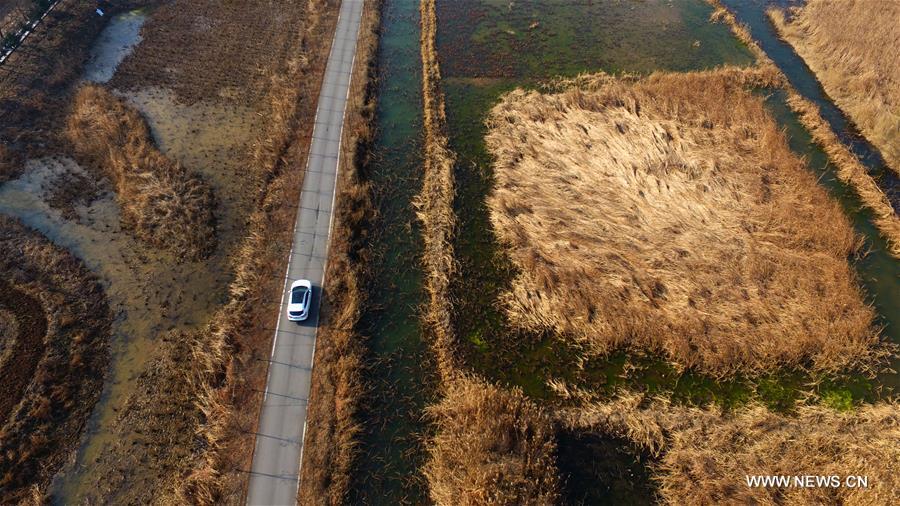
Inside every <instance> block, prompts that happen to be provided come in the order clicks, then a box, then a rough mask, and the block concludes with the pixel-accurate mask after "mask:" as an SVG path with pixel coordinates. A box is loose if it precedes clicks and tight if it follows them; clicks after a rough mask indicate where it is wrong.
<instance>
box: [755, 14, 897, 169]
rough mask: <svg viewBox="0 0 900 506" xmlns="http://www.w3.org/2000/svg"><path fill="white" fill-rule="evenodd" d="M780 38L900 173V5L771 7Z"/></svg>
mask: <svg viewBox="0 0 900 506" xmlns="http://www.w3.org/2000/svg"><path fill="white" fill-rule="evenodd" d="M768 14H769V18H770V19H771V21H772V24H773V25H775V27H776V29H777V30H778V33H779V35H780V36H781V37H782V38H784V39H785V40H786V41H787V42H788V43H790V44H791V45H792V46H793V47H794V49H795V50H796V51H797V53H798V54H799V55H800V56H801V57H802V58H803V60H804V61H805V62H806V64H807V65H809V67H810V69H812V71H813V72H814V73H815V75H816V77H817V78H818V79H819V81H820V82H821V83H822V87H823V88H825V91H826V92H827V93H828V95H829V96H830V97H831V98H832V99H833V100H834V101H835V103H836V104H837V105H838V106H839V107H840V108H841V109H842V110H844V111H845V112H846V113H847V115H848V116H849V117H850V118H851V119H852V120H853V122H854V123H855V124H856V126H857V127H859V130H860V131H861V132H862V133H863V135H865V136H866V137H867V138H868V139H869V140H870V141H871V142H872V144H874V145H875V146H876V147H877V148H878V149H879V150H880V151H881V154H882V155H883V156H884V160H885V162H886V163H887V165H888V166H889V167H890V168H891V169H893V170H894V171H895V172H897V173H898V174H900V51H898V50H897V48H900V30H898V29H897V23H898V20H900V3H898V2H877V1H871V0H840V1H836V0H811V1H809V2H807V3H805V4H804V5H803V7H802V8H799V9H794V10H792V11H791V12H790V15H789V16H785V13H784V11H782V10H779V9H775V8H772V9H769V11H768Z"/></svg>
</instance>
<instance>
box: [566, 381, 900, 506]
mask: <svg viewBox="0 0 900 506" xmlns="http://www.w3.org/2000/svg"><path fill="white" fill-rule="evenodd" d="M558 416H559V419H560V420H561V423H562V424H564V425H566V426H569V427H572V428H579V429H582V430H584V429H588V430H593V431H597V432H599V433H602V434H606V435H614V436H618V437H624V438H626V439H628V440H631V441H633V442H634V443H636V444H638V445H640V446H643V447H644V448H646V449H648V450H649V451H651V452H652V453H653V454H655V455H657V461H656V463H655V464H654V465H653V466H651V476H652V479H653V480H654V481H656V482H657V483H658V492H659V494H660V497H661V499H662V500H663V502H664V503H666V504H679V505H680V504H784V505H806V504H846V505H855V504H859V505H863V504H865V505H874V504H891V503H892V501H893V498H896V497H897V494H898V493H900V475H898V474H897V473H896V472H894V470H895V469H897V467H898V466H900V444H898V442H900V406H898V405H897V404H896V403H893V402H880V403H877V404H874V405H865V406H860V407H858V408H855V409H854V410H853V411H850V412H838V411H834V410H832V409H829V408H825V407H822V406H803V407H800V408H799V409H798V411H797V413H796V414H795V415H783V414H778V413H773V412H771V411H768V410H767V409H766V408H764V407H763V406H759V405H756V404H751V405H748V406H745V407H742V408H739V409H738V410H736V411H733V412H723V411H721V410H720V409H703V408H698V407H687V406H676V405H672V404H670V403H669V402H668V401H666V400H664V399H646V398H644V397H643V396H640V395H637V394H633V393H625V394H622V395H621V396H620V397H619V398H617V399H615V400H613V401H609V402H594V403H585V404H584V405H583V406H581V407H580V408H577V409H572V410H564V411H562V412H560V413H559V414H558ZM759 475H778V476H789V477H793V476H804V475H816V476H832V475H835V476H840V477H841V478H842V479H843V477H846V476H848V475H854V476H866V477H868V480H869V482H868V487H860V488H854V487H828V486H826V487H814V488H804V487H797V486H791V487H777V486H776V487H750V486H748V484H747V477H748V476H759Z"/></svg>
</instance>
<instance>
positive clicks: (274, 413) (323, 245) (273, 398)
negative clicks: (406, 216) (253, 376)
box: [247, 0, 363, 505]
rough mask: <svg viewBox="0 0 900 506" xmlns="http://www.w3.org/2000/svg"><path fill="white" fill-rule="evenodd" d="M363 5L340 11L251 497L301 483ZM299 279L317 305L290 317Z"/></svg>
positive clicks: (283, 500) (268, 501)
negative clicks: (304, 315)
mask: <svg viewBox="0 0 900 506" xmlns="http://www.w3.org/2000/svg"><path fill="white" fill-rule="evenodd" d="M362 7H363V0H343V1H342V2H341V11H340V17H339V18H338V22H337V28H336V30H335V35H334V41H333V43H332V47H331V53H330V54H329V56H328V64H327V66H326V68H325V79H324V81H323V82H322V90H321V92H320V93H319V105H318V111H317V112H316V122H315V125H314V126H313V134H312V144H311V146H310V154H309V160H308V162H307V168H306V175H305V176H304V179H303V190H302V191H301V193H300V207H299V210H298V213H297V221H296V223H295V224H294V239H293V245H292V248H291V254H290V257H289V260H288V266H287V273H286V276H285V277H286V279H285V286H284V290H282V296H281V299H282V301H281V309H280V311H279V315H278V325H277V327H276V330H275V338H274V341H273V343H272V356H271V361H270V364H269V376H268V378H267V381H266V394H265V399H264V401H263V406H262V412H261V414H260V420H259V428H258V429H257V430H258V432H257V434H256V449H255V452H254V454H253V466H252V468H251V471H250V489H249V493H248V495H247V503H248V504H253V505H257V504H259V505H291V504H295V503H296V498H297V489H298V488H299V486H300V477H299V476H300V459H301V456H302V455H303V436H304V434H305V433H306V406H307V399H308V398H309V386H310V377H311V375H312V365H313V354H314V350H315V344H316V332H317V330H318V324H319V306H320V304H321V300H322V298H321V294H322V290H321V288H322V285H323V281H324V278H325V258H326V255H327V251H328V239H329V235H330V233H331V211H332V206H333V204H334V193H335V181H336V179H337V171H338V156H339V151H340V139H341V130H342V128H343V124H344V110H345V109H346V105H347V94H348V89H349V87H350V74H351V71H352V68H353V61H354V57H355V54H356V39H357V36H358V32H359V24H360V19H361V17H362ZM297 279H308V280H310V281H312V284H313V301H312V304H313V307H312V309H311V310H310V315H309V319H308V320H307V321H305V322H300V323H299V324H298V323H296V322H291V321H288V319H287V314H286V308H287V292H288V288H289V286H290V284H291V283H292V282H293V281H295V280H297Z"/></svg>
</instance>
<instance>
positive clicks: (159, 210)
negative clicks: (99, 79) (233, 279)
mask: <svg viewBox="0 0 900 506" xmlns="http://www.w3.org/2000/svg"><path fill="white" fill-rule="evenodd" d="M67 133H68V137H69V139H70V140H71V142H72V144H73V146H74V149H75V152H76V153H77V154H78V156H79V157H80V158H81V159H83V160H86V161H88V163H89V164H91V165H94V166H96V167H98V168H99V170H100V172H101V173H103V174H105V175H106V176H107V177H109V179H110V180H112V182H113V184H114V186H115V187H116V195H117V198H118V200H119V203H120V205H121V208H122V221H123V223H124V224H125V225H126V227H128V228H131V229H133V230H134V233H135V234H136V235H137V237H138V238H140V239H142V240H144V241H146V242H148V243H149V244H151V245H153V246H155V247H159V248H164V249H170V250H172V251H175V252H178V253H183V254H186V255H187V256H188V257H191V258H202V257H204V256H207V255H209V254H210V253H211V252H212V250H213V249H214V248H215V244H216V231H215V218H214V216H213V210H214V208H215V199H214V197H213V194H212V191H211V190H210V188H209V186H208V185H207V184H206V183H205V182H204V181H203V180H202V179H201V178H200V177H199V176H197V175H196V174H193V173H191V172H189V171H187V170H186V169H185V168H184V167H182V166H181V165H180V164H178V163H175V162H173V161H171V160H169V159H168V158H166V157H165V156H164V155H163V154H162V153H160V152H159V150H158V149H156V147H155V146H154V145H153V143H152V138H151V137H150V130H149V128H147V124H146V122H145V121H144V119H143V118H142V117H141V115H140V114H139V113H138V112H137V111H135V110H134V109H133V108H131V107H129V106H128V105H126V104H125V103H124V102H123V101H122V100H120V99H118V98H116V97H115V96H114V95H112V94H111V93H110V92H108V91H106V90H105V89H103V88H102V87H100V86H84V87H82V88H81V89H80V90H79V91H78V93H77V95H76V96H75V102H74V106H73V111H72V115H71V116H70V117H69V122H68V128H67Z"/></svg>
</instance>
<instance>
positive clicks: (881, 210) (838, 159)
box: [787, 90, 900, 258]
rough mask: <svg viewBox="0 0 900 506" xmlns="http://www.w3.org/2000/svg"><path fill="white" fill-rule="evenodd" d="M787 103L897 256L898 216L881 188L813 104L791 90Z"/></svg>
mask: <svg viewBox="0 0 900 506" xmlns="http://www.w3.org/2000/svg"><path fill="white" fill-rule="evenodd" d="M787 103H788V106H789V107H790V108H791V110H793V111H794V112H795V113H797V115H798V116H799V118H800V122H801V123H802V124H803V126H805V127H806V129H807V130H809V132H810V134H812V138H813V140H815V141H816V143H817V144H819V145H820V146H821V147H822V149H823V150H824V151H825V153H826V154H827V155H828V158H830V159H831V161H832V162H833V163H834V165H835V167H837V171H836V172H837V176H838V178H840V180H841V181H843V182H844V183H846V184H848V185H849V186H851V187H852V188H853V189H854V190H855V191H856V194H857V195H859V198H860V200H862V203H863V205H864V206H866V207H868V208H869V209H870V210H872V213H873V215H874V218H873V222H874V223H875V226H876V227H877V228H878V231H879V232H880V233H881V235H882V236H883V237H884V238H885V239H887V242H888V245H889V247H890V253H891V255H893V256H894V257H896V258H900V217H898V216H897V213H895V212H894V207H893V206H892V205H891V202H890V201H889V200H888V198H887V196H886V195H885V194H884V192H883V191H881V188H880V187H879V186H878V184H877V183H876V182H875V180H874V179H872V176H870V175H869V173H868V172H867V171H866V168H865V167H864V166H863V164H862V163H861V162H860V161H859V159H858V158H856V156H855V155H854V154H853V153H852V152H851V151H850V149H848V148H847V146H846V145H844V143H842V142H841V141H840V140H839V139H838V138H837V135H835V134H834V131H833V130H832V129H831V127H830V126H829V125H828V124H827V123H826V122H825V120H824V119H823V118H822V116H821V114H820V113H819V108H818V107H817V106H816V104H814V103H812V102H811V101H809V100H807V99H806V98H804V97H803V96H802V95H800V94H799V93H797V92H796V91H794V90H789V91H788V99H787Z"/></svg>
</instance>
